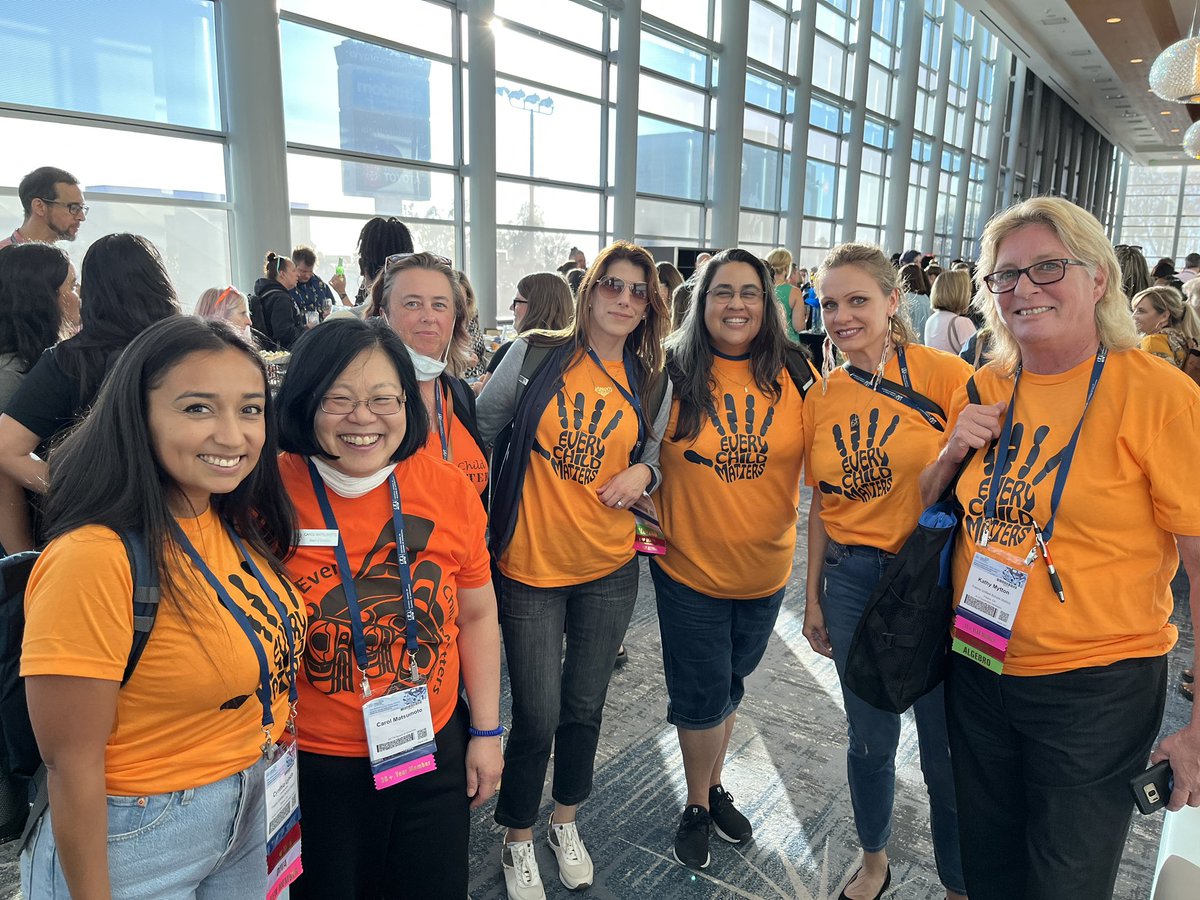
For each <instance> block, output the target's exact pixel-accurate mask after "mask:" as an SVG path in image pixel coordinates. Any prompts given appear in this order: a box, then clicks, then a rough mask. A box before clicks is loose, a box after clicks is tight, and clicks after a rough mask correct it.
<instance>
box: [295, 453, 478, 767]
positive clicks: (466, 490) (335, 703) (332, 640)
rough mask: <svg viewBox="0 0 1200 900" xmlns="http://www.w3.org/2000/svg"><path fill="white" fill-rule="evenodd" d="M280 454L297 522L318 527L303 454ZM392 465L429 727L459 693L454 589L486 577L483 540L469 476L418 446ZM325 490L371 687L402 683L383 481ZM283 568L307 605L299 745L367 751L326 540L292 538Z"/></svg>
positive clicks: (397, 590)
mask: <svg viewBox="0 0 1200 900" xmlns="http://www.w3.org/2000/svg"><path fill="white" fill-rule="evenodd" d="M279 463H280V465H279V468H280V472H281V474H282V475H283V482H284V486H285V487H286V488H287V491H288V494H290V495H291V498H292V502H293V503H294V504H295V505H296V515H297V518H298V521H299V527H300V528H301V529H323V528H325V520H324V518H323V517H322V516H321V508H320V506H319V505H318V503H317V497H316V494H314V493H313V486H312V481H311V479H310V478H309V474H308V466H307V465H306V463H305V460H304V458H303V457H300V456H295V455H292V454H290V453H285V454H283V455H282V456H281V457H280V460H279ZM395 474H396V483H397V485H398V486H399V488H400V504H401V507H402V509H403V510H404V540H405V543H406V544H407V545H408V550H409V557H408V562H409V567H410V569H411V571H412V578H413V599H414V600H415V601H416V615H417V641H418V650H417V666H418V668H419V669H420V671H421V674H422V675H423V676H424V677H425V681H426V684H427V685H428V687H429V701H430V707H431V712H432V714H433V727H434V730H435V731H436V730H438V729H440V728H441V727H442V726H443V725H445V724H446V722H448V721H449V719H450V716H451V715H452V714H453V713H454V707H455V704H457V702H458V687H459V677H458V675H459V658H458V611H459V603H458V590H459V588H477V587H482V586H483V585H485V584H487V583H488V581H489V580H490V579H491V569H490V563H489V558H488V553H487V547H486V546H485V544H484V529H485V528H486V527H487V519H486V516H485V514H484V511H483V507H482V506H480V504H479V497H478V495H477V494H476V493H475V492H474V490H473V489H472V486H471V485H470V483H469V482H468V481H467V479H466V478H464V477H463V475H462V473H461V472H460V471H459V470H458V469H457V468H456V467H454V466H453V465H451V464H449V463H446V462H443V461H442V460H441V459H433V458H430V457H429V456H427V455H425V454H423V453H416V454H413V455H412V456H410V457H409V458H408V459H406V460H403V461H402V462H400V463H398V464H397V465H396V470H395ZM326 493H327V494H328V495H329V504H330V506H331V507H332V508H333V514H334V517H335V518H336V519H337V524H338V528H339V530H340V532H341V536H342V541H343V542H344V543H345V545H346V555H347V558H348V559H349V561H350V565H351V566H353V567H354V584H355V587H356V588H357V590H358V603H359V607H360V610H361V613H362V618H363V623H364V631H365V637H366V643H367V668H368V675H369V676H370V679H371V691H372V694H373V695H374V696H379V695H380V694H382V693H383V692H384V691H386V690H388V689H389V688H390V687H392V686H393V685H400V686H402V687H403V686H405V685H407V675H408V652H407V649H406V645H405V619H404V592H403V588H402V587H401V583H400V574H399V569H398V567H397V564H396V531H395V528H394V527H393V525H392V495H391V490H390V488H389V487H388V484H387V482H386V481H385V482H384V483H383V484H381V485H379V486H378V487H377V488H375V489H374V490H372V491H371V492H370V493H367V494H364V495H363V496H362V497H356V498H353V499H350V498H346V497H340V496H338V495H337V494H336V493H334V492H333V490H331V489H329V488H326ZM286 566H287V571H288V575H290V576H291V578H292V581H293V582H294V583H295V585H296V587H297V589H298V590H299V591H300V594H301V596H302V598H303V600H304V604H305V606H306V608H307V610H308V645H307V648H306V649H305V654H304V676H303V677H302V678H301V679H300V712H301V714H300V715H299V716H297V717H296V727H297V731H298V740H299V744H300V747H301V748H302V749H304V750H307V751H310V752H313V753H324V754H328V755H331V756H366V755H367V742H366V735H365V732H364V727H363V718H362V704H363V700H362V695H361V693H360V691H359V682H360V681H361V679H362V676H361V674H360V673H359V671H358V664H357V662H356V661H355V658H354V644H353V639H352V637H351V631H350V624H349V622H350V620H349V618H348V616H349V607H348V606H347V604H346V595H345V592H344V590H343V588H342V581H341V577H340V575H339V573H338V565H337V556H336V554H335V551H334V548H333V547H319V546H304V547H299V548H297V550H296V552H295V554H294V555H293V556H292V557H291V558H290V559H288V560H287V562H286Z"/></svg>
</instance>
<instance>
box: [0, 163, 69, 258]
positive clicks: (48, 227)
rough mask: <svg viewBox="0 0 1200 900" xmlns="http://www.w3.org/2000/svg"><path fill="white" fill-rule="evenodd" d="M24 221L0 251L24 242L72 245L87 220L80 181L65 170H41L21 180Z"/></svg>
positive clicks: (19, 188)
mask: <svg viewBox="0 0 1200 900" xmlns="http://www.w3.org/2000/svg"><path fill="white" fill-rule="evenodd" d="M17 194H18V196H20V198H21V207H22V208H23V209H24V210H25V221H24V222H22V223H21V227H20V228H18V229H17V230H16V231H14V232H13V233H12V234H11V235H10V236H9V237H7V238H5V239H4V240H0V248H3V247H7V246H8V245H9V244H23V243H25V242H26V241H45V242H46V243H47V244H53V243H55V242H56V241H73V240H75V237H76V235H78V234H79V226H80V225H82V224H83V220H84V219H86V218H87V212H88V208H87V206H86V205H85V204H84V202H83V191H81V190H80V189H79V180H78V179H77V178H76V177H75V176H74V175H72V174H71V173H70V172H67V171H66V170H64V169H59V168H55V167H54V166H42V167H41V168H40V169H34V170H33V171H32V172H30V173H29V174H28V175H26V176H25V177H24V178H22V179H21V183H20V185H19V186H18V187H17Z"/></svg>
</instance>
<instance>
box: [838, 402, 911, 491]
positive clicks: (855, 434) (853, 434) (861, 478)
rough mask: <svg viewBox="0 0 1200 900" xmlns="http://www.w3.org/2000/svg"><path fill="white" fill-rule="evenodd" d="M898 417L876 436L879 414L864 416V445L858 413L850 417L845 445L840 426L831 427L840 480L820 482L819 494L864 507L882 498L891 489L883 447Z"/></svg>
mask: <svg viewBox="0 0 1200 900" xmlns="http://www.w3.org/2000/svg"><path fill="white" fill-rule="evenodd" d="M899 425H900V416H898V415H896V416H892V420H891V421H890V422H889V423H888V426H887V428H885V429H884V432H883V434H882V435H880V434H879V410H878V408H876V409H873V410H871V412H870V413H868V415H867V436H866V441H865V442H864V440H863V435H862V420H861V419H860V418H859V415H858V413H851V415H850V428H849V432H850V440H849V443H847V441H846V438H845V435H844V433H843V431H842V426H841V425H840V424H838V425H834V426H833V445H834V447H836V448H837V451H838V453H839V454H840V455H841V457H842V480H841V483H840V484H830V483H829V482H828V481H822V482H820V485H819V486H820V488H821V493H822V494H838V495H840V496H842V497H844V498H845V499H847V500H854V501H857V502H859V503H866V502H867V501H869V500H874V499H876V498H878V497H883V496H884V495H886V494H888V493H889V492H890V491H891V489H892V466H891V460H890V458H889V457H888V453H887V450H885V449H884V446H885V445H886V444H887V442H888V439H889V438H891V436H892V435H893V434H895V433H896V428H897V427H899Z"/></svg>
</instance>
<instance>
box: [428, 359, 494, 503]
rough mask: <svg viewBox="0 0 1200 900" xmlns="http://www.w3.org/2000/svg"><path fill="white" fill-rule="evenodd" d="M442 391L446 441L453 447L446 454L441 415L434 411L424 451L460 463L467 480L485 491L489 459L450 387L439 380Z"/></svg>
mask: <svg viewBox="0 0 1200 900" xmlns="http://www.w3.org/2000/svg"><path fill="white" fill-rule="evenodd" d="M438 390H440V391H442V403H443V406H442V409H443V413H442V415H443V416H444V418H445V420H446V441H447V443H449V445H450V446H449V447H448V448H446V455H445V456H443V455H442V437H441V434H440V433H439V432H438V423H437V416H436V415H435V414H434V413H430V414H429V437H428V438H426V440H425V445H424V446H423V447H421V450H420V452H421V453H424V454H426V455H427V456H432V457H433V458H434V459H442V460H446V461H448V462H451V463H453V464H454V465H456V466H458V468H459V469H460V470H461V471H462V473H463V474H464V475H466V476H467V480H468V481H470V482H471V485H472V487H474V488H475V491H476V492H477V493H479V494H482V493H483V492H484V491H486V490H487V486H488V464H487V458H486V457H485V456H484V455H483V451H482V450H480V449H479V445H478V444H476V443H475V439H474V438H473V437H471V432H469V431H467V426H466V425H464V424H463V423H462V419H460V418H459V417H458V416H456V415H455V414H454V400H453V395H452V394H451V392H450V390H449V388H445V387H443V385H442V384H441V382H438Z"/></svg>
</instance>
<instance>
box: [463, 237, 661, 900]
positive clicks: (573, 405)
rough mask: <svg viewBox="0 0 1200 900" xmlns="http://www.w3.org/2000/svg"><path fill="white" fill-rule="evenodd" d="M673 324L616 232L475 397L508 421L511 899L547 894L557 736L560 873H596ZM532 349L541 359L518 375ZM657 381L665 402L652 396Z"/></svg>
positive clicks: (490, 414)
mask: <svg viewBox="0 0 1200 900" xmlns="http://www.w3.org/2000/svg"><path fill="white" fill-rule="evenodd" d="M667 328H668V313H667V308H666V305H665V304H664V303H663V301H662V298H661V297H660V296H659V292H658V275H657V273H656V271H655V268H654V260H653V259H651V257H650V254H649V253H647V252H646V251H645V250H643V249H642V248H641V247H637V246H635V245H633V244H630V243H627V242H624V241H619V242H617V243H616V244H613V245H612V246H610V247H608V248H606V249H605V250H603V251H601V252H600V254H599V255H598V256H597V257H596V259H595V261H594V262H593V263H592V265H591V268H589V269H588V271H587V273H586V274H585V275H584V278H583V282H582V283H581V285H580V288H579V296H578V299H577V301H576V308H575V322H574V325H573V326H571V327H569V328H566V329H563V330H561V331H557V332H532V333H530V334H527V335H525V336H523V337H520V338H517V340H515V341H514V342H513V345H512V349H511V350H510V351H509V353H508V355H507V356H505V357H504V362H502V363H501V364H500V367H499V368H498V369H496V372H495V374H494V375H493V376H492V378H491V379H490V380H489V381H488V384H487V386H486V387H485V388H484V389H483V393H482V394H480V396H479V424H480V430H481V431H482V432H483V435H484V438H485V439H487V440H489V441H491V440H493V439H494V438H495V436H496V435H497V433H498V432H500V431H501V429H502V427H503V426H505V425H506V424H508V423H510V422H511V423H512V429H511V439H510V441H509V442H508V444H507V448H506V450H501V447H500V444H497V446H496V447H494V448H493V458H494V459H495V461H496V470H497V471H496V478H495V487H494V489H493V492H492V507H491V512H492V518H491V540H492V549H493V554H494V555H495V556H496V558H497V560H498V562H497V565H498V567H499V569H500V573H501V578H500V622H501V627H502V629H503V632H504V650H505V654H506V657H507V659H508V672H509V677H510V679H511V682H512V699H513V726H512V736H511V738H510V739H509V742H508V745H507V746H506V747H505V754H504V759H505V777H504V787H503V789H501V791H500V797H499V800H498V801H497V804H496V821H497V822H499V823H500V824H501V825H504V826H506V827H507V828H508V831H507V833H506V835H505V838H504V846H503V847H502V849H501V862H502V866H503V868H504V877H505V883H506V885H507V886H508V892H509V896H510V897H520V898H522V900H524V898H529V897H540V896H541V895H542V882H541V875H540V872H539V871H538V866H537V860H536V859H535V858H534V854H533V826H534V824H535V820H536V818H537V812H538V807H539V805H540V804H541V797H542V788H543V786H544V784H545V780H546V768H547V765H548V763H549V759H550V750H551V747H552V746H553V748H554V789H553V794H554V800H555V806H554V813H553V814H552V815H551V818H550V826H549V831H550V834H549V839H550V846H551V847H552V848H553V850H554V852H555V856H556V858H557V860H558V874H559V880H560V881H562V883H563V884H564V885H566V886H567V887H568V888H571V889H575V888H583V887H586V886H587V885H589V884H591V883H592V878H593V871H592V861H591V857H590V856H589V855H588V852H587V849H586V848H585V847H584V845H583V841H582V839H581V838H580V837H579V832H578V830H577V828H576V825H575V811H576V806H577V805H578V804H579V803H581V802H582V801H583V800H585V799H586V798H587V796H588V795H589V794H590V793H591V789H592V770H593V766H594V764H595V757H596V742H597V741H598V740H599V736H600V721H601V714H602V712H603V709H604V697H605V693H606V692H607V690H608V681H609V677H610V676H611V675H612V669H613V660H614V658H615V657H616V654H617V648H618V646H620V643H621V640H622V638H623V637H624V635H625V628H626V627H627V626H628V624H629V618H630V616H631V615H632V613H633V606H634V602H635V600H636V599H637V587H638V565H637V557H636V555H635V551H634V534H635V529H634V516H633V513H632V512H631V510H630V507H631V506H632V505H633V504H634V503H636V502H637V501H639V500H640V499H641V498H642V496H643V495H644V494H645V492H646V491H647V490H649V489H651V488H653V486H654V484H655V482H656V481H657V480H658V472H657V461H658V443H659V439H660V437H661V435H662V430H663V428H664V427H665V424H666V418H665V414H667V413H669V411H670V404H669V393H666V385H665V382H663V381H662V379H663V378H665V376H664V375H663V373H662V366H663V350H662V338H663V335H664V334H665V333H666V330H667ZM535 353H537V354H541V355H542V360H541V362H540V363H539V364H538V365H537V366H536V367H535V368H536V371H533V372H528V373H527V374H528V376H529V377H528V379H527V380H528V384H527V385H525V386H522V385H521V384H520V383H519V380H518V379H519V376H521V374H522V371H523V369H524V368H525V367H526V357H527V354H535ZM656 384H657V385H659V386H661V387H663V389H664V390H663V392H661V396H662V397H663V400H662V402H661V403H659V404H658V406H657V408H653V409H652V408H651V406H652V405H653V404H654V403H655V400H654V399H653V396H656V395H655V392H654V389H653V388H654V386H655V385H656ZM564 626H565V628H566V656H565V658H564V656H563V651H562V647H563V629H564Z"/></svg>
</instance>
